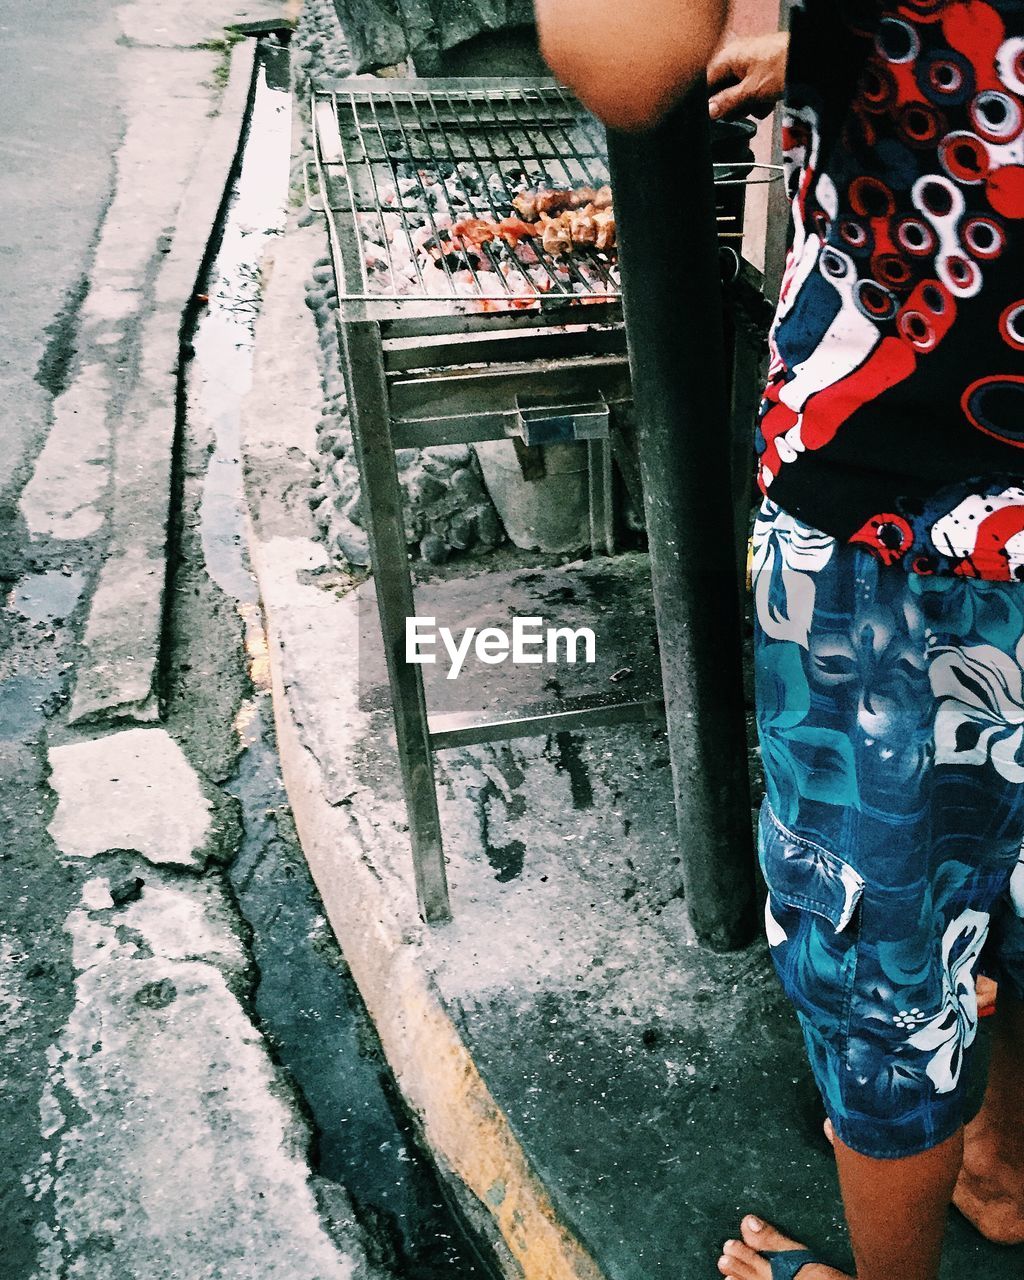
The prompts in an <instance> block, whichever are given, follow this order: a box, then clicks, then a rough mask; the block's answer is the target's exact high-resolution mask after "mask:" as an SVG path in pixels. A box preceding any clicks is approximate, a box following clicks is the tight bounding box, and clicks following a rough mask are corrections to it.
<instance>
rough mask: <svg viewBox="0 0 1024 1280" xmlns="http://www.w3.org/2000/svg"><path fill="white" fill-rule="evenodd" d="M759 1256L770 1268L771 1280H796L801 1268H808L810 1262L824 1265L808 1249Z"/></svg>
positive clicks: (787, 1250)
mask: <svg viewBox="0 0 1024 1280" xmlns="http://www.w3.org/2000/svg"><path fill="white" fill-rule="evenodd" d="M761 1256H762V1258H764V1259H765V1261H766V1262H768V1263H769V1265H770V1266H771V1269H772V1280H796V1274H797V1272H798V1271H799V1270H800V1269H801V1267H809V1266H810V1265H811V1263H812V1262H817V1263H818V1264H819V1265H821V1266H824V1265H825V1264H824V1263H823V1262H822V1260H821V1258H817V1257H815V1256H814V1254H813V1253H812V1252H811V1251H810V1249H785V1250H782V1251H780V1252H779V1253H763V1254H762V1255H761Z"/></svg>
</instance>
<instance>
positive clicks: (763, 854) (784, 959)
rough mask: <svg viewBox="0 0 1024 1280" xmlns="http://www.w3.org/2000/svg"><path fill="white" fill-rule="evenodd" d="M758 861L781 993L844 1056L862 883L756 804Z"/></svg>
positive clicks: (851, 870)
mask: <svg viewBox="0 0 1024 1280" xmlns="http://www.w3.org/2000/svg"><path fill="white" fill-rule="evenodd" d="M758 856H759V859H760V863H761V871H762V874H763V875H764V879H765V884H766V885H767V887H768V898H767V901H766V902H765V931H766V934H767V937H768V942H769V944H770V946H771V951H772V959H773V961H774V963H775V967H776V969H777V971H778V974H779V977H780V979H781V981H782V985H783V988H784V990H785V992H786V994H787V996H788V997H789V999H790V1000H791V1001H792V1003H793V1004H794V1006H795V1007H796V1009H797V1011H798V1012H799V1013H800V1014H801V1015H802V1016H803V1017H804V1018H805V1019H806V1020H807V1022H808V1023H809V1024H810V1026H811V1027H812V1028H813V1029H814V1030H815V1032H816V1033H817V1034H818V1035H819V1036H821V1037H822V1039H823V1041H824V1042H825V1043H826V1044H827V1045H828V1046H829V1047H830V1049H831V1050H832V1051H833V1052H834V1053H836V1054H838V1055H840V1057H842V1058H845V1056H846V1048H847V1043H846V1042H847V1038H848V1034H849V1024H850V1010H851V1002H852V998H853V990H854V981H855V977H856V968H857V944H858V941H859V936H860V912H859V910H858V908H859V906H860V902H861V898H862V897H863V894H864V880H863V878H862V877H861V876H860V874H859V873H858V872H857V871H856V870H854V868H853V867H852V866H850V864H849V863H848V862H847V861H846V860H845V859H843V858H841V857H840V856H839V855H838V854H836V853H833V852H832V851H831V850H830V849H826V848H825V847H824V846H823V845H821V844H818V843H816V842H815V841H814V840H810V839H806V838H804V837H802V836H800V835H798V834H797V833H796V832H794V831H791V830H790V829H789V828H788V827H786V826H784V825H783V824H782V823H781V822H780V821H779V819H778V818H777V817H776V816H775V814H774V812H773V811H772V809H771V806H770V805H769V803H768V801H767V799H765V800H764V801H763V802H762V804H761V812H760V817H759V832H758Z"/></svg>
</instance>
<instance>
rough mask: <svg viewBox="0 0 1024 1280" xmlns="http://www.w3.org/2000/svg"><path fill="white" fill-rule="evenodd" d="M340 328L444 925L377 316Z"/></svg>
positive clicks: (427, 913) (402, 753) (408, 750)
mask: <svg viewBox="0 0 1024 1280" xmlns="http://www.w3.org/2000/svg"><path fill="white" fill-rule="evenodd" d="M341 329H342V334H341V337H342V344H343V350H344V351H345V355H346V359H347V363H348V367H347V368H346V378H347V382H348V390H349V408H350V412H351V417H352V438H353V442H354V444H355V448H356V458H357V461H358V463H359V474H360V479H361V481H362V492H363V498H364V502H363V511H364V519H365V521H366V531H367V534H368V535H369V543H370V563H371V566H372V568H373V584H374V589H375V591H376V593H377V609H378V612H379V614H380V626H381V634H382V637H383V641H384V653H385V657H386V659H387V666H388V681H389V684H390V686H391V698H392V702H393V704H394V715H395V736H396V739H397V742H398V758H399V763H400V766H401V771H402V785H403V787H404V789H405V800H406V806H407V808H408V812H409V828H410V831H411V834H412V859H413V868H414V871H415V875H416V898H417V902H418V903H419V910H420V915H421V916H422V917H423V919H424V920H425V921H426V922H427V923H428V924H443V923H445V922H446V921H448V920H450V919H451V907H450V904H449V900H448V877H447V875H446V873H445V864H444V847H443V844H442V840H441V819H440V816H439V814H438V811H437V791H436V789H435V783H434V755H433V751H432V750H431V746H430V730H429V727H428V724H427V703H426V697H425V696H424V692H423V675H422V672H421V670H420V668H419V666H417V665H416V664H415V663H411V662H406V661H405V621H406V618H409V617H413V616H414V615H415V613H416V606H415V602H414V599H413V587H412V576H411V574H410V572H409V557H408V554H407V552H406V545H405V525H404V521H403V515H402V488H401V485H400V484H399V480H398V469H397V467H396V465H395V448H394V445H393V444H392V441H391V418H390V414H389V412H388V392H387V383H386V381H385V378H384V361H383V355H382V349H381V337H380V328H379V326H378V325H376V324H375V323H374V322H373V321H368V320H357V321H348V322H345V323H343V324H342V325H341ZM357 393H358V394H357Z"/></svg>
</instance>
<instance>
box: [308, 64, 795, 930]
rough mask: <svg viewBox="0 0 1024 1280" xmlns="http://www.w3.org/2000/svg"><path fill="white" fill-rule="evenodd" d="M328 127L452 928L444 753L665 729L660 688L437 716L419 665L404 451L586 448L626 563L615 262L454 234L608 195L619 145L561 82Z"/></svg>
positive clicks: (390, 101)
mask: <svg viewBox="0 0 1024 1280" xmlns="http://www.w3.org/2000/svg"><path fill="white" fill-rule="evenodd" d="M311 111H312V118H313V122H314V150H313V156H312V159H311V161H310V163H309V165H307V171H308V170H309V169H310V168H312V169H313V170H315V175H316V184H317V188H318V190H317V192H316V193H315V194H314V193H313V192H312V191H307V197H308V199H309V203H310V205H311V207H314V208H318V209H319V210H320V211H322V212H323V213H324V214H325V215H326V219H327V226H328V230H329V238H330V246H331V255H332V261H333V266H334V273H335V277H336V283H337V292H338V299H339V319H338V323H339V330H340V339H341V349H342V352H343V364H344V374H345V380H346V387H347V391H348V397H349V407H350V412H351V418H352V427H353V439H354V443H355V447H356V454H357V460H358V463H359V470H360V478H361V483H362V493H363V510H364V517H365V522H366V526H367V532H368V534H369V542H370V554H371V563H372V567H373V575H374V586H375V590H376V594H377V602H378V609H379V612H380V620H381V628H382V634H383V641H384V649H385V654H386V657H387V663H388V675H389V681H390V686H391V695H392V701H393V705H394V712H395V724H396V737H397V745H398V751H399V757H400V762H401V768H402V778H403V784H404V788H405V793H406V799H407V803H408V808H409V816H410V830H411V834H412V845H413V860H414V867H415V872H416V887H417V895H418V901H419V905H420V911H421V914H422V915H423V917H424V919H425V920H427V921H429V922H440V921H443V920H446V919H448V918H449V917H450V909H449V902H448V889H447V882H446V876H445V869H444V855H443V850H442V841H441V830H440V821H439V817H438V810H437V800H436V795H435V790H434V764H433V753H434V751H435V750H437V749H439V748H442V747H451V746H456V745H467V744H470V743H478V742H484V741H494V740H500V739H504V738H512V737H521V736H525V735H532V734H547V733H551V732H554V731H556V730H563V729H567V728H579V727H583V726H588V727H589V726H596V725H608V724H615V723H623V722H625V721H628V720H631V719H632V720H637V719H644V718H650V717H651V716H652V715H657V714H659V713H660V706H661V701H660V698H659V697H658V693H657V691H655V693H654V694H652V695H651V696H648V697H636V698H632V699H630V698H628V697H626V698H621V699H618V700H611V699H608V698H600V699H595V700H591V701H590V702H589V703H587V702H586V700H582V699H578V700H577V701H576V703H575V704H573V703H571V702H569V701H566V700H563V702H562V703H561V704H559V705H557V706H547V707H535V708H525V709H524V708H517V709H515V712H514V714H510V715H509V716H508V717H507V718H500V719H494V718H481V717H476V718H474V717H472V716H467V715H461V714H460V715H457V716H456V715H448V716H438V715H428V711H427V706H426V700H425V697H424V691H423V684H422V678H421V672H420V668H419V667H418V666H417V665H415V664H411V663H407V662H406V661H405V660H404V647H405V621H406V618H407V617H409V616H413V615H414V614H415V613H416V609H415V606H414V602H413V587H412V580H411V576H410V568H409V563H408V556H407V551H406V542H405V534H404V525H403V516H402V491H401V487H400V484H399V481H398V475H397V470H396V465H395V450H396V449H400V448H410V447H413V448H422V447H427V446H432V445H440V444H454V443H470V442H478V441H485V440H508V439H512V440H513V441H515V442H517V452H518V453H519V454H520V457H521V459H523V458H526V457H528V456H530V454H531V451H534V458H535V457H536V451H537V450H538V449H539V447H540V446H541V445H542V444H545V443H550V442H553V441H571V440H585V441H586V442H587V444H586V447H587V451H588V457H589V463H590V513H591V518H590V529H591V544H592V548H593V550H594V551H595V552H601V553H604V554H612V553H613V552H614V551H615V527H614V519H613V505H612V495H613V483H612V479H613V477H612V465H613V458H614V459H617V460H618V461H619V462H620V464H621V470H622V473H623V476H624V479H626V481H627V483H629V477H630V476H631V475H632V476H633V477H634V483H637V480H636V467H635V463H634V462H633V461H632V460H631V457H630V450H629V446H628V443H627V440H626V437H625V435H624V434H623V432H622V430H621V424H620V411H621V410H623V409H624V408H625V407H626V406H627V405H628V404H629V402H630V399H631V388H630V372H629V362H628V356H627V347H626V335H625V330H624V326H623V315H622V303H621V298H620V286H619V276H618V267H617V263H616V259H615V254H614V252H608V251H598V250H597V249H596V248H594V247H582V248H581V249H580V251H578V252H577V251H575V250H574V251H573V252H571V253H568V254H566V253H558V252H551V251H548V249H546V248H545V246H544V245H543V243H541V242H539V241H538V240H537V239H531V240H530V241H529V245H528V248H527V249H526V251H525V252H524V251H523V247H522V245H521V244H510V243H508V242H506V241H502V240H501V239H499V238H497V237H496V238H495V239H494V240H491V241H488V242H484V243H482V244H481V245H480V246H479V250H478V252H476V253H475V254H469V253H466V252H464V251H462V250H460V249H459V247H458V244H459V242H458V241H456V240H455V239H454V235H453V230H452V228H453V226H454V225H455V224H457V223H459V222H461V221H462V220H465V219H483V220H490V221H491V222H493V223H498V222H500V220H501V219H502V218H504V217H506V216H508V214H509V213H510V211H513V201H514V199H515V197H516V194H517V192H522V191H524V190H529V189H536V188H537V187H543V186H553V187H558V188H563V189H569V188H572V189H575V188H590V189H594V190H597V189H599V188H601V187H603V186H604V185H605V184H607V183H608V180H609V173H608V165H607V150H606V140H605V136H604V132H603V130H602V128H601V126H600V125H598V123H597V122H596V121H595V120H594V119H593V118H592V117H591V116H589V115H588V114H587V113H586V112H585V111H584V109H583V108H582V107H581V106H580V104H579V103H578V102H576V101H575V100H574V99H573V98H572V97H571V95H570V94H569V93H567V91H566V90H565V89H563V88H562V87H561V86H559V85H558V84H557V83H555V82H553V81H550V80H544V79H508V78H503V79H501V80H500V81H496V80H476V79H458V80H454V79H430V80H427V81H424V80H392V79H376V78H367V79H350V80H344V81H337V82H333V83H325V84H321V85H320V86H318V87H317V88H316V89H315V90H314V92H313V95H312V101H311ZM752 132H753V126H750V125H747V124H740V125H718V126H714V127H713V129H712V142H713V148H714V152H713V154H714V157H715V164H714V177H715V220H716V226H717V232H718V242H719V245H720V248H721V251H722V253H723V255H725V257H727V258H728V260H729V268H728V271H727V275H728V277H729V278H730V279H731V280H733V281H734V282H737V283H738V284H739V285H746V286H747V293H748V295H750V296H752V297H754V298H755V299H756V300H757V301H762V300H761V298H760V293H759V291H758V288H757V286H758V284H759V281H758V280H757V278H756V273H752V272H750V271H749V270H748V269H747V268H746V266H745V264H742V263H741V259H740V256H739V250H740V241H741V237H742V231H743V207H744V193H745V186H746V184H747V183H748V182H750V181H758V180H761V181H766V180H769V179H770V178H771V177H772V176H773V174H772V173H771V171H770V169H769V167H768V166H757V165H754V164H753V162H752V160H751V157H750V152H749V139H750V136H751V134H752ZM681 162H682V160H681ZM700 180H701V181H705V180H706V178H703V177H702V178H701V179H700ZM651 234H658V231H657V229H656V228H652V229H651ZM755 328H756V325H755ZM634 496H637V495H634Z"/></svg>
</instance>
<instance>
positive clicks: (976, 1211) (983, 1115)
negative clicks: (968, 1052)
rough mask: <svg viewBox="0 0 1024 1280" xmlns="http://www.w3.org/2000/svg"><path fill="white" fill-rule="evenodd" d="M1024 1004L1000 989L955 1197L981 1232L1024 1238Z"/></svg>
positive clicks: (1009, 1239)
mask: <svg viewBox="0 0 1024 1280" xmlns="http://www.w3.org/2000/svg"><path fill="white" fill-rule="evenodd" d="M1022 1081H1024V1004H1022V1003H1021V1001H1020V1000H1018V999H1017V998H1016V997H1015V996H1014V995H1013V994H1012V993H1011V992H1010V991H1009V990H1008V989H1004V990H1000V992H999V999H998V1001H997V1004H996V1014H995V1017H994V1019H993V1027H992V1061H991V1065H990V1067H989V1076H988V1088H987V1090H986V1093H985V1101H984V1103H983V1104H982V1108H981V1111H980V1112H979V1113H978V1115H977V1117H976V1118H975V1119H974V1120H973V1121H972V1122H971V1123H970V1124H969V1125H968V1126H967V1129H966V1130H965V1133H964V1166H963V1171H962V1172H961V1174H960V1180H959V1182H958V1183H957V1185H956V1190H955V1191H954V1193H953V1203H954V1204H955V1205H956V1207H957V1208H958V1209H959V1210H960V1212H961V1213H962V1214H963V1215H964V1216H965V1217H966V1218H967V1219H969V1221H971V1222H973V1223H974V1225H975V1226H976V1227H977V1228H978V1230H979V1231H980V1232H981V1233H982V1235H984V1236H987V1237H988V1239H989V1240H994V1241H995V1242H996V1243H998V1244H1022V1243H1024V1103H1022V1101H1021V1082H1022Z"/></svg>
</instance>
